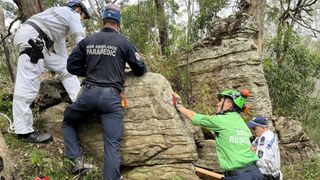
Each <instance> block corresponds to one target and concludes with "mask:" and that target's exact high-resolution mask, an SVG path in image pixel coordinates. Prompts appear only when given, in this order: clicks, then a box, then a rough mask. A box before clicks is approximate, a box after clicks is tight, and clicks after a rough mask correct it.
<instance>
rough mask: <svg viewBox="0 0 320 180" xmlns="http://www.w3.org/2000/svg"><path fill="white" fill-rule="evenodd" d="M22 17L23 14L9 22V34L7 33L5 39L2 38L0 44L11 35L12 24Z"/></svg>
mask: <svg viewBox="0 0 320 180" xmlns="http://www.w3.org/2000/svg"><path fill="white" fill-rule="evenodd" d="M20 18H21V16H18V17H17V18H16V19H14V20H13V21H12V22H11V23H10V24H9V27H8V34H7V35H6V36H5V37H4V38H3V39H1V41H0V44H2V42H3V41H4V40H5V39H6V38H7V37H9V36H10V35H11V32H10V30H11V28H12V25H13V24H14V23H15V22H16V21H18V20H19V19H20Z"/></svg>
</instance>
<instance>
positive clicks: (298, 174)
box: [281, 158, 320, 180]
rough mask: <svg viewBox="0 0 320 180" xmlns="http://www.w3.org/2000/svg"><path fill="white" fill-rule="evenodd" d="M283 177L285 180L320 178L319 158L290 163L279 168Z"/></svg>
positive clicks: (317, 179)
mask: <svg viewBox="0 0 320 180" xmlns="http://www.w3.org/2000/svg"><path fill="white" fill-rule="evenodd" d="M281 169H282V170H281V171H282V172H283V175H284V178H285V179H287V180H296V179H304V180H319V179H320V171H319V169H320V158H316V159H312V160H310V161H306V162H301V163H299V164H290V165H285V166H282V168H281Z"/></svg>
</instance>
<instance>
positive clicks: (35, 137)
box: [18, 132, 53, 143]
mask: <svg viewBox="0 0 320 180" xmlns="http://www.w3.org/2000/svg"><path fill="white" fill-rule="evenodd" d="M18 138H19V139H21V140H23V141H26V142H32V143H47V142H49V141H51V140H52V139H53V137H52V135H51V134H49V133H40V132H32V133H28V134H18Z"/></svg>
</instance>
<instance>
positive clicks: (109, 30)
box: [101, 27, 118, 33]
mask: <svg viewBox="0 0 320 180" xmlns="http://www.w3.org/2000/svg"><path fill="white" fill-rule="evenodd" d="M101 31H102V32H116V33H118V32H117V31H116V30H114V29H112V28H109V27H104V28H102V30H101Z"/></svg>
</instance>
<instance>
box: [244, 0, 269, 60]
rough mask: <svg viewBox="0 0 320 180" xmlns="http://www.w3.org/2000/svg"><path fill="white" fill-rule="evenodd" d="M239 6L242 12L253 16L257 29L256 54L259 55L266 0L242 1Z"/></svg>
mask: <svg viewBox="0 0 320 180" xmlns="http://www.w3.org/2000/svg"><path fill="white" fill-rule="evenodd" d="M241 6H242V10H243V12H245V13H247V14H249V15H251V16H253V18H254V19H255V21H256V23H257V24H258V27H259V35H258V38H257V40H256V43H257V46H258V52H259V54H260V55H261V52H262V41H263V28H264V27H263V26H264V18H265V9H266V0H242V1H241Z"/></svg>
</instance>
